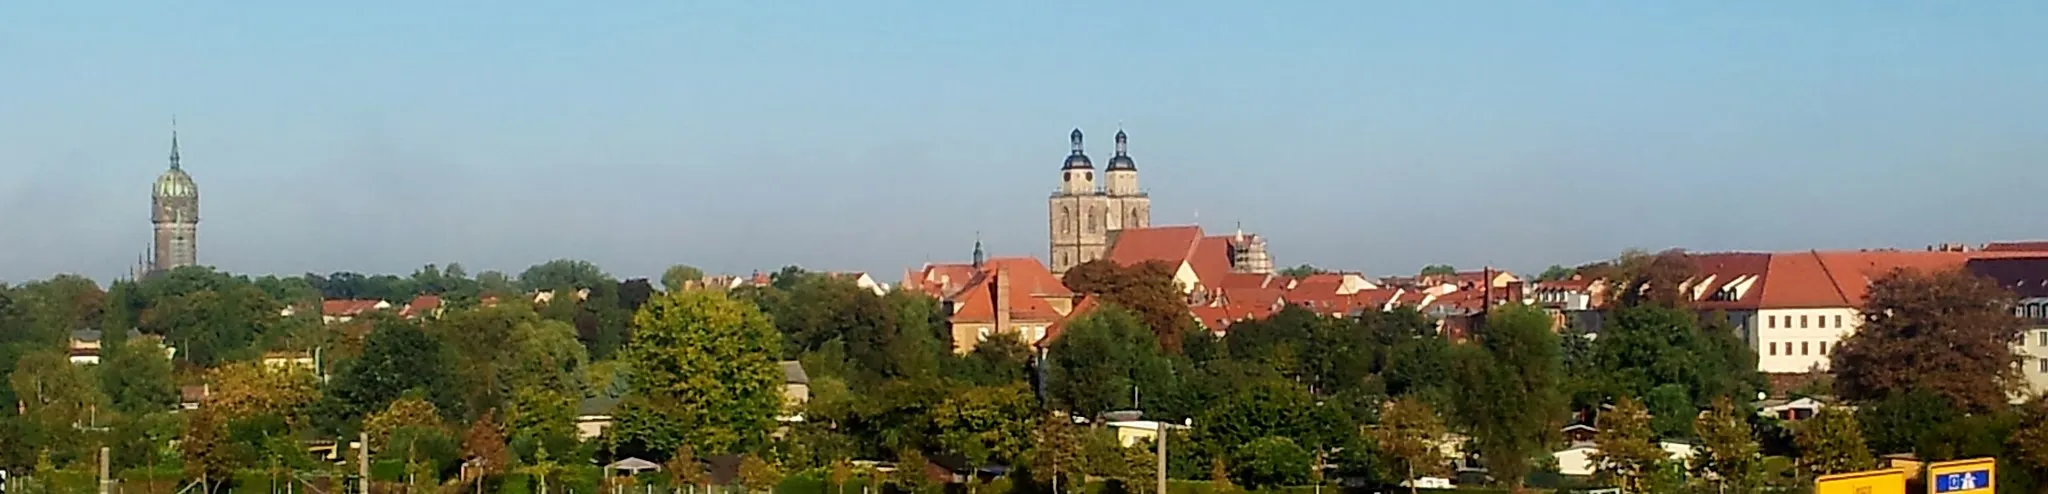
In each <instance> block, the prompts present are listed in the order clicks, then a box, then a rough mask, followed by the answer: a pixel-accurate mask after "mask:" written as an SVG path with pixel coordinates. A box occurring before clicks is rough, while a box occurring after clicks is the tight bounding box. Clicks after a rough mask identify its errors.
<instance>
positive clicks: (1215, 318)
mask: <svg viewBox="0 0 2048 494" xmlns="http://www.w3.org/2000/svg"><path fill="white" fill-rule="evenodd" d="M1273 312H1274V308H1273V306H1270V305H1263V306H1262V305H1258V304H1227V305H1222V306H1216V307H1189V308H1188V315H1191V316H1194V318H1195V322H1196V323H1198V324H1201V325H1202V327H1203V328H1207V329H1208V330H1209V331H1212V332H1222V331H1226V330H1228V329H1229V328H1230V325H1231V324H1235V323H1237V322H1238V321H1244V320H1250V319H1260V318H1264V317H1266V316H1271V315H1273Z"/></svg>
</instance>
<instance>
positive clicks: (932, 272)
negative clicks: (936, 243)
mask: <svg viewBox="0 0 2048 494" xmlns="http://www.w3.org/2000/svg"><path fill="white" fill-rule="evenodd" d="M979 274H981V273H980V271H979V270H977V269H975V267H974V265H973V264H926V265H924V268H923V269H921V270H914V271H911V272H910V273H908V274H906V275H905V276H904V278H903V286H900V287H897V288H899V289H909V290H911V291H913V292H918V293H923V294H925V295H930V296H933V297H937V298H941V299H946V298H952V297H953V296H954V295H955V294H958V293H960V290H964V289H966V288H967V285H968V283H969V282H972V281H973V280H974V277H975V276H976V275H979Z"/></svg>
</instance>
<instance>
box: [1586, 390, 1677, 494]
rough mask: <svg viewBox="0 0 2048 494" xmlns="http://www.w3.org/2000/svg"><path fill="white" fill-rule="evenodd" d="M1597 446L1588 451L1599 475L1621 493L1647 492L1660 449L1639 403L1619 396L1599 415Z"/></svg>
mask: <svg viewBox="0 0 2048 494" xmlns="http://www.w3.org/2000/svg"><path fill="white" fill-rule="evenodd" d="M1593 444H1594V445H1595V446H1596V447H1598V448H1599V450H1598V451H1596V452H1594V453H1593V454H1592V458H1591V459H1592V461H1593V464H1594V465H1596V466H1597V468H1598V470H1597V471H1598V472H1599V476H1600V477H1602V478H1604V479H1606V480H1608V481H1609V482H1613V483H1614V486H1615V487H1618V488H1620V489H1621V491H1622V492H1625V493H1643V492H1649V491H1648V488H1649V485H1650V483H1649V481H1650V477H1651V476H1653V475H1655V474H1656V473H1657V471H1658V470H1659V469H1661V468H1662V465H1663V464H1664V456H1665V455H1664V449H1663V448H1660V447H1658V446H1657V436H1656V433H1655V432H1652V431H1651V430H1650V411H1649V409H1647V408H1644V407H1643V402H1640V401H1636V399H1635V398H1630V397H1627V396H1623V397H1621V398H1620V399H1617V400H1615V402H1614V409H1613V410H1609V411H1607V412H1606V413H1602V414H1600V435H1599V436H1596V437H1594V438H1593Z"/></svg>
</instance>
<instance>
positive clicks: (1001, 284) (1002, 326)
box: [990, 266, 1010, 334]
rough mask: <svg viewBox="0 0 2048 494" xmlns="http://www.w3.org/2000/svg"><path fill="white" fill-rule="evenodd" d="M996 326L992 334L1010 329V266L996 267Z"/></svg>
mask: <svg viewBox="0 0 2048 494" xmlns="http://www.w3.org/2000/svg"><path fill="white" fill-rule="evenodd" d="M995 306H996V327H995V331H990V333H994V334H1004V333H1008V332H1009V331H1010V267H1009V266H997V267H996V300H995Z"/></svg>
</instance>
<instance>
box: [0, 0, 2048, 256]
mask: <svg viewBox="0 0 2048 494" xmlns="http://www.w3.org/2000/svg"><path fill="white" fill-rule="evenodd" d="M2044 47H2048V2H2040V1H2032V0H2016V1H1990V0H1981V1H1972V2H1907V1H1894V2H1857V1H1823V0H1813V1H1801V2H1708V1H1698V2H1623V1H1614V2H1564V1H1532V2H1513V1H1500V2H1402V3H1394V2H1371V1H1329V2H1317V1H1306V0H1298V1H1285V2H1241V1H1193V0H1186V1H1178V2H1054V1H1033V2H939V1H924V2H907V1H883V0H864V1H815V2H813V1H796V0H778V1H733V2H719V1H644V2H643V1H606V2H568V1H562V2H555V1H521V2H494V1H493V2H486V1H430V2H414V1H350V2H230V1H208V0H192V1H176V2H167V1H159V0H104V1H31V0H22V1H8V2H4V3H0V279H5V280H14V281H19V280H22V279H25V278H37V277H43V276H48V275H50V274H52V273H57V272H79V273H84V274H88V275H92V276H95V277H98V278H101V279H107V278H110V277H113V276H116V275H119V274H121V273H124V272H125V271H126V269H127V267H128V266H129V265H131V264H132V263H133V261H134V259H135V255H136V254H137V253H138V252H139V251H140V250H141V249H142V248H143V247H144V245H145V244H146V242H147V239H148V238H149V224H148V214H147V213H148V205H149V198H148V190H149V184H150V182H151V181H152V180H153V179H154V178H155V176H156V175H157V174H158V173H160V172H161V171H162V170H163V169H164V168H165V166H166V160H165V154H166V152H167V147H168V141H169V137H170V136H169V134H170V129H169V126H170V120H171V117H172V115H174V114H175V115H176V116H177V118H178V121H179V129H180V132H181V134H182V136H183V138H182V140H183V143H184V157H185V167H186V169H187V170H189V171H190V172H191V173H192V175H193V176H194V177H195V178H196V179H197V180H198V182H199V185H200V189H201V191H202V195H203V199H202V206H201V207H202V217H203V222H202V223H201V224H200V260H201V262H203V263H206V264H211V265H216V266H219V267H221V268H224V269H228V270H231V271H237V272H250V273H273V272H274V273H293V274H295V273H302V272H307V271H314V272H329V271H336V270H353V271H363V272H393V271H396V272H410V271H411V270H412V269H413V268H415V267H417V266H419V265H421V264H425V263H447V262H449V261H460V262H462V263H463V264H464V265H465V266H466V267H467V268H468V269H469V270H470V271H471V272H477V271H481V270H484V269H504V270H507V271H511V272H515V273H516V272H517V271H518V270H519V269H522V268H524V267H525V266H527V265H530V264H533V263H536V262H539V261H543V260H546V259H549V258H557V257H575V258H584V259H589V260H592V261H594V262H597V263H598V264H600V265H602V266H604V267H605V268H607V269H608V270H610V271H611V272H612V273H613V274H615V275H619V276H622V277H628V276H648V275H656V274H658V273H659V271H660V269H661V268H662V267H664V266H666V265H668V264H671V263H677V262H687V263H692V264H697V265H700V266H702V267H704V268H706V269H707V270H710V271H714V272H719V271H724V272H746V271H750V270H753V269H756V268H759V269H770V268H773V267H776V266H780V265H783V264H789V263H797V264H801V265H804V266H806V267H810V268H813V269H846V270H868V271H873V272H877V273H878V275H880V277H881V278H883V279H884V280H885V281H894V280H895V279H896V278H898V277H899V276H900V273H901V272H902V271H901V270H902V269H904V268H905V267H908V266H913V265H916V264H918V263H921V262H924V261H927V260H932V261H944V260H964V259H965V258H966V257H967V256H968V252H969V250H970V249H971V247H972V244H973V242H974V239H975V235H976V232H977V231H979V232H980V234H981V237H982V239H983V240H984V241H985V242H986V243H987V245H988V247H989V249H990V251H991V252H992V253H994V254H1029V255H1036V256H1040V257H1041V258H1042V257H1043V256H1044V255H1045V250H1046V241H1045V236H1046V221H1045V214H1046V207H1045V202H1044V201H1045V197H1046V195H1047V194H1048V193H1049V192H1051V191H1052V189H1053V187H1054V185H1056V179H1057V176H1058V169H1059V166H1060V164H1061V162H1062V161H1063V158H1064V157H1065V155H1066V153H1067V139H1066V134H1067V131H1068V130H1069V129H1072V128H1074V127H1080V128H1082V129H1083V130H1084V131H1086V132H1088V136H1089V141H1088V142H1089V146H1088V150H1089V152H1090V154H1091V155H1092V156H1094V157H1095V162H1096V163H1106V162H1107V158H1108V156H1110V151H1111V147H1110V140H1109V137H1110V135H1111V134H1113V133H1115V131H1116V128H1117V126H1118V125H1119V123H1121V125H1123V127H1124V128H1125V129H1127V130H1128V131H1129V132H1130V135H1131V153H1132V155H1133V156H1134V157H1135V158H1136V160H1137V163H1138V166H1139V169H1140V170H1141V173H1142V175H1141V176H1142V179H1141V181H1142V185H1143V186H1144V187H1145V188H1146V189H1147V190H1148V191H1149V192H1150V193H1151V194H1152V197H1153V214H1154V217H1153V223H1155V224H1162V225H1163V224H1175V223H1188V222H1194V221H1197V219H1198V218H1197V217H1198V215H1199V221H1200V222H1201V223H1202V224H1203V225H1204V226H1205V227H1207V228H1208V229H1209V230H1211V231H1215V232H1228V231H1230V230H1231V229H1232V228H1233V225H1234V224H1236V223H1238V222H1242V223H1243V225H1244V228H1245V229H1246V230H1248V231H1256V232H1258V233H1261V234H1264V235H1266V236H1267V237H1268V238H1269V239H1270V245H1271V248H1272V250H1273V253H1274V255H1275V257H1276V259H1277V261H1278V262H1279V263H1281V264H1286V265H1293V264H1298V263H1302V262H1310V263H1314V264H1317V265H1319V266H1326V267H1341V268H1347V269H1357V270H1364V271H1366V272H1368V273H1371V274H1395V273H1408V272H1413V271H1414V270H1415V269H1416V268H1418V267H1419V266H1421V265H1423V264H1426V263H1435V262H1445V263H1451V264H1455V265H1458V266H1463V267H1477V266H1478V265H1481V264H1485V263H1492V264H1494V265H1497V266H1506V267H1510V268H1519V269H1531V268H1540V267H1541V266H1544V265H1548V264H1550V263H1552V262H1558V263H1575V262H1580V261H1585V260H1589V259H1595V258H1601V257H1606V256H1611V255H1613V254H1614V253H1616V252H1618V251H1620V250H1622V249H1624V248H1628V247H1645V248H1653V249H1655V248H1663V247H1670V246H1684V247H1688V248H1692V249H1695V250H1726V249H1805V248H1858V247H1884V246H1896V247H1910V248H1918V247H1921V246H1924V245H1927V244H1930V243H1936V242H1943V241H1966V242H1982V241H1987V240H1996V239H2018V238H2037V237H2048V228H2044V225H2048V224H2044V222H2043V221H2042V219H2041V218H2042V216H2041V213H2040V212H2039V211H2037V208H2036V206H2038V205H2039V204H2040V202H2039V198H2040V197H2041V190H2042V189H2041V185H2042V184H2043V183H2048V55H2044V52H2043V48H2044Z"/></svg>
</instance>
